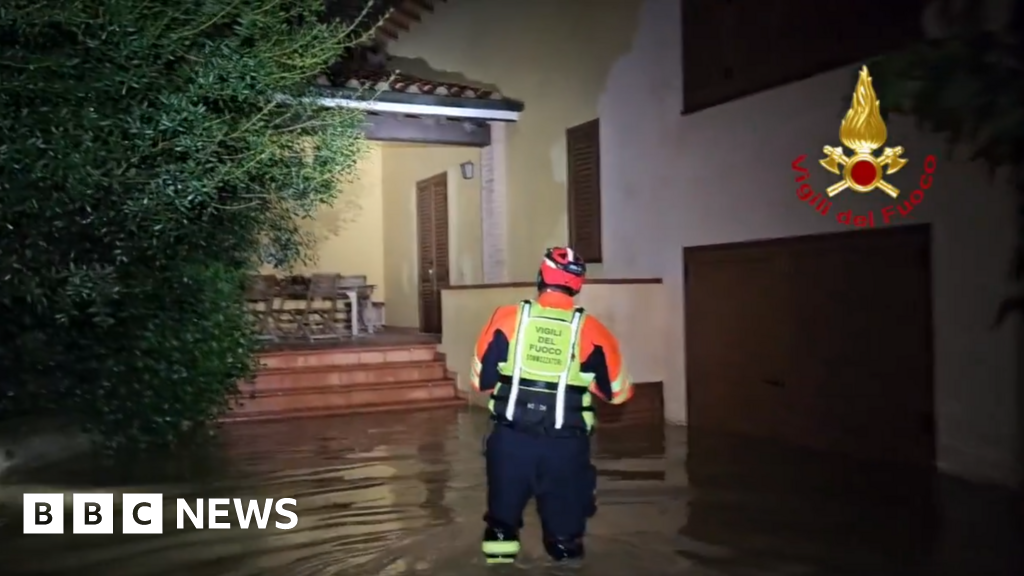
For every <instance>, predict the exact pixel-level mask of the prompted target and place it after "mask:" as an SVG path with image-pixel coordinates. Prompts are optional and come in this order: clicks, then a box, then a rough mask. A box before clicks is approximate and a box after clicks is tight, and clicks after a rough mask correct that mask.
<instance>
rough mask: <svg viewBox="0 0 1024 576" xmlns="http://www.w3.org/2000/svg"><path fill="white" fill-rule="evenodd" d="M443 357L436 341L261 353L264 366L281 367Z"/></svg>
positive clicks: (343, 364) (407, 360) (339, 364)
mask: <svg viewBox="0 0 1024 576" xmlns="http://www.w3.org/2000/svg"><path fill="white" fill-rule="evenodd" d="M440 358H442V356H440V355H439V354H438V352H437V345H436V344H423V345H410V346H390V347H360V346H339V347H336V348H323V349H314V350H286V351H280V352H267V353H264V354H260V364H261V365H262V367H263V368H264V369H268V370H282V369H299V368H315V367H324V366H352V365H363V364H384V363H391V362H432V361H435V360H439V359H440Z"/></svg>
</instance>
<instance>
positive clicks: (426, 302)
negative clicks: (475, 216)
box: [416, 172, 449, 334]
mask: <svg viewBox="0 0 1024 576" xmlns="http://www.w3.org/2000/svg"><path fill="white" fill-rule="evenodd" d="M416 229H417V242H418V248H419V274H418V278H419V280H418V282H419V308H420V332H422V333H424V334H440V333H441V290H443V289H445V288H447V287H448V286H449V275H448V270H449V265H448V174H447V173H446V172H442V173H440V174H437V175H434V176H431V177H430V178H426V179H424V180H420V181H419V182H417V183H416Z"/></svg>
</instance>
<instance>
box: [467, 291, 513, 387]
mask: <svg viewBox="0 0 1024 576" xmlns="http://www.w3.org/2000/svg"><path fill="white" fill-rule="evenodd" d="M518 316H519V305H518V304H516V305H511V306H502V307H501V308H498V309H497V310H495V311H494V314H493V315H491V319H490V321H489V322H487V325H486V326H484V329H483V332H481V333H480V337H479V338H478V339H477V341H476V346H474V349H473V368H472V371H471V381H472V383H473V388H475V389H476V390H477V391H478V392H489V391H491V390H493V389H494V387H495V386H496V385H497V384H498V376H499V375H498V365H499V364H501V363H502V362H505V361H507V360H508V347H509V341H510V340H511V339H512V333H513V332H514V331H515V329H516V319H517V318H518Z"/></svg>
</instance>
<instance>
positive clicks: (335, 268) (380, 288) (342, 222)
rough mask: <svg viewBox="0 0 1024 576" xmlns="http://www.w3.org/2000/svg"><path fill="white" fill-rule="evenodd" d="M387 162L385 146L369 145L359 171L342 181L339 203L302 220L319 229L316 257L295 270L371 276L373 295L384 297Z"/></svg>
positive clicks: (301, 272) (375, 298)
mask: <svg viewBox="0 0 1024 576" xmlns="http://www.w3.org/2000/svg"><path fill="white" fill-rule="evenodd" d="M382 160H383V156H382V154H381V149H380V147H379V146H376V145H370V146H369V147H368V149H367V151H366V154H365V156H364V157H363V159H362V160H360V162H359V168H358V171H357V173H356V174H355V175H354V176H353V177H352V178H351V179H350V180H348V181H344V182H339V183H338V187H339V189H340V193H339V195H338V199H337V200H336V201H335V202H334V204H333V205H331V206H329V207H325V208H321V209H320V210H319V211H317V213H316V215H315V216H314V218H313V219H312V220H310V221H307V222H304V223H303V226H304V227H305V228H306V229H307V230H310V231H312V232H313V233H314V235H315V237H316V246H315V248H314V249H313V261H312V262H311V263H310V264H309V265H307V266H297V267H296V268H295V270H294V272H295V273H296V274H312V273H316V272H327V273H339V274H343V275H346V276H366V280H367V282H368V283H370V284H373V285H375V286H376V288H375V289H374V293H373V299H374V300H376V301H378V302H382V301H384V300H385V298H386V294H387V286H386V281H385V275H384V229H383V226H384V193H383V187H382V182H383V181H382V169H383V162H382Z"/></svg>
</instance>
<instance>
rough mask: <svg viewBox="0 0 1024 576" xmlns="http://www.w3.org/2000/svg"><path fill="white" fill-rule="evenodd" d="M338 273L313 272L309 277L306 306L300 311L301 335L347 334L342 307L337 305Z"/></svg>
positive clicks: (319, 337) (339, 277)
mask: <svg viewBox="0 0 1024 576" xmlns="http://www.w3.org/2000/svg"><path fill="white" fill-rule="evenodd" d="M340 280H341V276H340V275H338V274H313V275H312V276H311V277H310V279H309V292H308V294H307V295H306V307H305V309H304V310H303V312H302V322H301V326H302V331H303V335H304V336H305V337H306V338H307V339H308V340H310V341H311V342H312V341H314V340H324V339H329V338H336V339H339V340H340V339H342V338H344V337H345V336H346V335H348V333H349V332H348V330H346V328H345V323H344V308H343V307H340V306H339V305H338V300H339V298H340V297H339V295H338V292H339V283H340Z"/></svg>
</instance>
